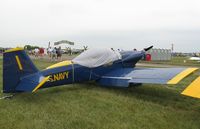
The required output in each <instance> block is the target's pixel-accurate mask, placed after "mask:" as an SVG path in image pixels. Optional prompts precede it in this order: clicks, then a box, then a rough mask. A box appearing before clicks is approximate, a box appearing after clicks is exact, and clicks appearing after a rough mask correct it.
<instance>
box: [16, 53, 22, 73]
mask: <svg viewBox="0 0 200 129" xmlns="http://www.w3.org/2000/svg"><path fill="white" fill-rule="evenodd" d="M15 59H16V61H17V64H18V67H19V69H20V70H23V68H22V64H21V62H20V60H19V56H15Z"/></svg>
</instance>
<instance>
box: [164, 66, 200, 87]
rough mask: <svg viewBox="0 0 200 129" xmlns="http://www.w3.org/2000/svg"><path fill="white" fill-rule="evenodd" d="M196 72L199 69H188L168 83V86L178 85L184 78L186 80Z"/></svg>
mask: <svg viewBox="0 0 200 129" xmlns="http://www.w3.org/2000/svg"><path fill="white" fill-rule="evenodd" d="M196 70H198V68H187V69H186V70H184V71H183V72H181V73H179V74H178V75H176V76H175V77H174V78H172V79H171V80H169V81H168V82H167V84H177V83H178V82H180V81H181V80H182V79H183V78H185V77H186V76H188V75H189V74H191V73H193V72H194V71H196Z"/></svg>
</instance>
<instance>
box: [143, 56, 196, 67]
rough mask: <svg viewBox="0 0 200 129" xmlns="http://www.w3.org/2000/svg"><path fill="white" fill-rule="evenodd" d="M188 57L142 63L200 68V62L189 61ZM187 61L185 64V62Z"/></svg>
mask: <svg viewBox="0 0 200 129" xmlns="http://www.w3.org/2000/svg"><path fill="white" fill-rule="evenodd" d="M188 59H189V58H188V57H172V60H170V61H141V62H142V63H150V64H151V63H152V64H165V65H177V66H197V67H200V62H197V61H192V60H188ZM184 61H185V62H184Z"/></svg>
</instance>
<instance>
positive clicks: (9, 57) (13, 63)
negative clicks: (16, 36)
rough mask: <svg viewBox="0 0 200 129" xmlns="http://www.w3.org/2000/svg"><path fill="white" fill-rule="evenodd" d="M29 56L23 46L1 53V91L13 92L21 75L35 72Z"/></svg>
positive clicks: (35, 69) (21, 77)
mask: <svg viewBox="0 0 200 129" xmlns="http://www.w3.org/2000/svg"><path fill="white" fill-rule="evenodd" d="M37 72H38V69H37V68H36V67H35V65H34V64H33V62H32V61H31V59H30V58H29V56H28V55H27V54H26V52H25V51H24V50H23V48H14V49H10V50H7V51H5V52H4V53H3V92H4V93H14V92H17V91H16V87H17V86H18V84H19V83H20V80H22V79H23V77H25V76H27V75H30V74H33V73H37Z"/></svg>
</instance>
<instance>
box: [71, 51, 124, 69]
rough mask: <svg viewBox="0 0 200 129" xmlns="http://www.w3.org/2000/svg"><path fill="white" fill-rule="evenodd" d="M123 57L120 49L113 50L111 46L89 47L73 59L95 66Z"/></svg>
mask: <svg viewBox="0 0 200 129" xmlns="http://www.w3.org/2000/svg"><path fill="white" fill-rule="evenodd" d="M119 59H121V55H120V53H119V52H118V51H113V50H111V49H109V48H106V49H103V48H98V49H89V50H87V51H85V52H83V53H81V54H80V55H79V56H77V57H76V58H74V59H73V60H72V62H73V63H76V64H79V65H82V66H85V67H89V68H95V67H98V66H102V65H105V64H109V63H112V62H114V61H116V60H119Z"/></svg>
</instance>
